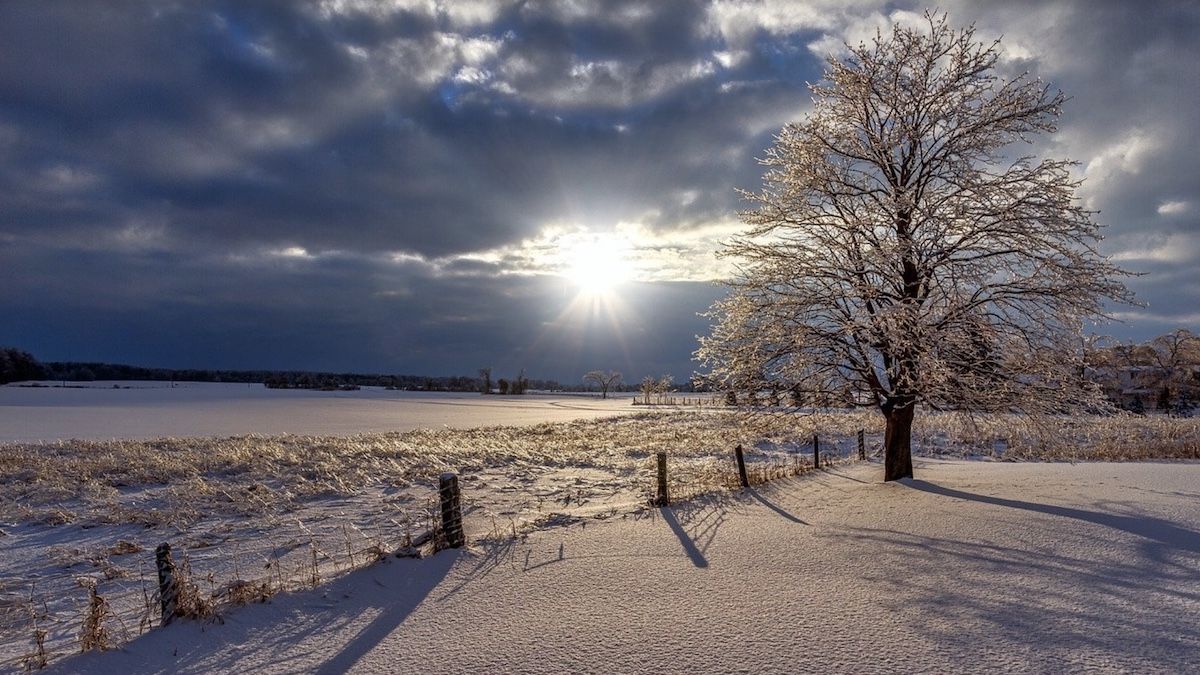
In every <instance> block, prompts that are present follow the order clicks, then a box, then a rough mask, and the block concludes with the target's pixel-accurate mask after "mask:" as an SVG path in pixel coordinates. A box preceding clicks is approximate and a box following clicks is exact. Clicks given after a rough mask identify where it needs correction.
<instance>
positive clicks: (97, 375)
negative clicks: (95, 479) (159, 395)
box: [0, 347, 563, 393]
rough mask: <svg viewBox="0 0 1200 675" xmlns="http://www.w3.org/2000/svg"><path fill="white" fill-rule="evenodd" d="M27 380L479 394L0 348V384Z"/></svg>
mask: <svg viewBox="0 0 1200 675" xmlns="http://www.w3.org/2000/svg"><path fill="white" fill-rule="evenodd" d="M28 380H57V381H60V382H91V381H94V380H112V381H129V380H142V381H152V382H239V383H241V382H244V383H262V384H264V385H266V386H267V387H269V388H273V389H352V388H355V387H384V388H388V389H400V390H407V391H479V390H480V388H481V386H482V383H481V378H475V377H468V376H464V375H451V376H441V377H433V376H429V375H382V374H364V373H329V372H319V371H303V370H219V369H206V368H188V369H175V368H146V367H142V366H130V365H126V364H122V363H100V362H95V361H47V362H45V363H42V362H39V361H38V360H37V359H36V358H34V356H33V355H32V354H30V353H29V352H26V351H23V350H20V349H16V348H13V347H0V384H7V383H9V382H23V381H28ZM502 382H504V384H505V387H506V390H507V391H508V393H524V392H525V391H526V390H529V389H548V390H558V391H561V390H562V389H563V387H562V385H560V384H559V383H558V382H556V381H554V380H539V379H530V378H527V377H525V373H524V371H522V372H521V374H520V375H518V376H517V378H516V379H514V380H512V381H511V382H509V381H507V380H502Z"/></svg>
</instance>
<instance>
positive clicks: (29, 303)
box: [0, 0, 1200, 382]
mask: <svg viewBox="0 0 1200 675" xmlns="http://www.w3.org/2000/svg"><path fill="white" fill-rule="evenodd" d="M925 8H926V5H924V4H919V3H909V2H889V3H880V2H862V1H856V0H851V1H839V0H813V1H809V2H772V1H766V2H742V1H715V2H707V3H705V2H677V1H673V0H664V1H654V0H644V1H614V2H582V1H574V0H572V1H562V2H550V1H532V0H530V1H525V2H477V1H474V0H466V1H462V2H434V1H431V0H430V1H427V0H398V1H393V2H366V1H359V0H325V1H314V2H290V1H289V2H239V1H233V0H230V1H228V2H214V1H205V0H198V1H195V2H190V1H189V2H120V1H118V2H71V3H67V2H35V1H28V2H23V1H14V2H6V3H3V4H0V317H3V320H2V321H0V345H12V346H17V347H20V348H23V349H25V350H27V351H30V352H32V353H33V354H34V355H35V356H36V357H38V358H39V359H41V360H47V361H48V360H76V361H85V360H89V361H109V362H122V363H131V364H137V365H147V366H162V367H178V368H187V367H194V368H244V369H249V368H270V369H311V370H335V371H346V370H350V371H358V372H382V373H414V374H429V375H451V374H474V373H475V372H476V370H477V369H479V368H481V367H484V366H490V367H493V369H494V373H495V376H496V377H503V376H506V375H512V374H515V373H516V372H517V371H518V370H519V369H522V368H524V369H525V370H526V371H527V373H528V374H529V375H531V376H534V377H542V378H554V379H558V380H560V381H563V382H575V381H578V379H579V378H580V377H581V376H582V374H583V373H585V372H586V371H588V370H593V369H615V370H619V371H621V372H623V373H624V374H625V377H626V380H627V381H638V380H640V379H641V378H642V377H643V376H645V375H661V374H671V375H673V376H674V377H675V379H676V380H677V381H684V380H686V379H688V377H689V376H690V375H691V374H692V373H693V372H694V371H695V370H697V369H698V368H699V365H698V364H696V363H694V362H693V361H692V360H691V354H692V352H693V351H694V350H695V348H696V340H695V336H696V335H698V334H702V333H705V332H706V331H707V327H708V325H709V321H708V319H706V318H705V317H703V316H701V313H702V312H704V311H705V310H706V308H707V307H708V306H709V305H710V304H711V303H712V302H713V301H714V300H715V299H717V298H718V297H720V296H721V295H723V294H724V292H725V291H724V289H723V288H722V287H721V286H720V285H719V284H718V283H716V281H717V280H719V279H720V278H722V277H724V276H727V275H728V274H729V272H730V269H729V264H730V263H729V261H728V260H725V259H718V258H717V257H715V256H714V251H716V250H717V249H718V248H719V246H720V243H721V242H722V241H724V240H727V239H728V238H729V237H730V236H732V235H734V234H736V233H737V232H738V231H739V229H740V227H741V225H740V223H739V220H738V216H737V211H738V210H739V209H741V208H745V207H746V206H747V204H746V203H745V202H743V201H742V200H741V198H740V197H739V195H738V192H737V189H738V188H742V189H749V190H754V189H756V188H758V187H759V186H760V185H761V167H760V166H759V165H758V163H757V161H756V158H757V157H761V156H762V155H763V152H764V150H765V149H766V148H767V147H768V146H769V145H770V144H771V142H772V138H773V136H774V134H775V133H776V132H778V131H779V129H780V128H781V127H782V126H783V125H784V124H786V123H788V122H790V121H794V120H799V119H801V118H802V117H803V116H804V114H805V113H806V112H807V111H808V110H809V109H810V107H811V99H810V96H809V92H808V90H807V87H806V83H808V82H814V81H816V80H818V79H819V78H820V77H821V73H822V69H823V59H824V58H826V57H827V56H829V55H835V56H836V55H837V54H839V53H841V50H842V49H843V44H844V43H845V42H847V41H849V42H851V43H857V42H859V41H861V40H864V39H868V38H870V37H871V36H872V35H873V34H874V31H875V30H876V29H877V28H879V29H883V30H886V29H887V27H888V26H889V25H890V24H891V23H892V22H895V21H906V20H911V19H912V17H913V15H914V13H920V12H921V11H923V10H924V9H925ZM935 9H940V10H942V11H945V12H947V13H948V15H949V18H950V21H951V22H952V23H953V24H956V25H959V26H961V25H965V24H969V23H974V24H975V26H976V28H977V30H978V33H979V35H980V36H981V37H985V38H988V39H992V38H998V37H999V38H1002V42H1001V50H1002V60H1001V64H1000V68H1001V69H1002V70H1003V71H1004V72H1011V73H1017V72H1021V71H1026V70H1027V71H1029V72H1031V73H1033V74H1035V75H1037V76H1039V77H1041V78H1043V79H1044V80H1046V81H1047V82H1048V83H1049V84H1051V85H1052V86H1053V87H1056V88H1059V89H1062V90H1063V91H1064V92H1066V94H1067V95H1069V96H1070V97H1071V99H1070V101H1069V102H1068V103H1067V105H1066V108H1065V111H1064V114H1063V116H1062V118H1061V120H1060V124H1059V131H1058V133H1056V134H1054V135H1052V136H1046V137H1042V138H1040V139H1038V140H1037V141H1036V143H1035V148H1034V152H1036V153H1037V154H1038V155H1040V156H1044V157H1055V158H1070V159H1073V160H1076V161H1077V162H1078V163H1079V165H1078V167H1077V175H1078V176H1079V177H1081V178H1083V179H1084V184H1083V187H1082V189H1081V190H1080V192H1079V197H1080V198H1081V199H1082V200H1083V201H1084V203H1085V204H1086V205H1087V206H1088V207H1089V208H1092V209H1095V210H1097V211H1098V212H1099V213H1098V214H1097V215H1096V220H1097V221H1098V222H1099V223H1101V224H1102V225H1104V226H1105V239H1104V241H1103V242H1102V244H1101V250H1102V252H1103V253H1105V254H1106V255H1109V256H1112V257H1113V259H1115V260H1117V261H1118V262H1119V263H1120V264H1121V265H1122V266H1123V267H1125V268H1126V269H1129V270H1131V271H1135V272H1139V273H1144V274H1143V276H1139V277H1136V278H1133V279H1131V280H1130V282H1129V286H1130V287H1131V288H1132V289H1133V290H1134V291H1135V292H1136V294H1137V298H1138V300H1139V301H1140V302H1141V303H1142V305H1141V306H1137V307H1116V308H1113V311H1114V312H1115V313H1116V314H1117V316H1118V317H1119V318H1120V319H1122V320H1123V321H1124V323H1119V324H1113V325H1111V326H1101V327H1098V328H1097V330H1098V331H1099V332H1104V333H1108V334H1111V335H1114V336H1116V337H1118V338H1122V339H1144V338H1146V337H1149V336H1153V335H1157V334H1160V333H1163V332H1166V331H1168V330H1172V329H1174V328H1178V327H1186V328H1190V329H1192V330H1196V331H1200V267H1198V266H1197V264H1196V262H1195V260H1196V259H1197V257H1198V254H1200V143H1198V142H1197V138H1196V137H1197V133H1198V132H1200V66H1198V65H1197V64H1200V3H1195V2H1185V1H1179V2H1154V1H1146V2H1136V3H1135V2H1118V1H1113V0H1108V1H1105V0H1075V1H1061V2H1032V1H1031V2H1021V1H1020V0H1017V1H1011V2H1003V3H995V2H982V1H980V2H971V1H967V0H952V1H949V2H945V3H943V4H941V5H939V6H937V7H936V8H935ZM597 278H601V279H604V281H603V282H599V283H597V282H596V279H597Z"/></svg>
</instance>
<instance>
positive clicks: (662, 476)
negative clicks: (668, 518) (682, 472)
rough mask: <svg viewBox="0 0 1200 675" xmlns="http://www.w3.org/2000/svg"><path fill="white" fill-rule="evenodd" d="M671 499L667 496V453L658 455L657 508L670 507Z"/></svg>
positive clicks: (655, 503) (655, 502) (655, 501)
mask: <svg viewBox="0 0 1200 675" xmlns="http://www.w3.org/2000/svg"><path fill="white" fill-rule="evenodd" d="M670 504H671V498H670V497H669V496H667V453H665V452H660V453H658V497H656V498H655V500H654V505H655V506H669V505H670Z"/></svg>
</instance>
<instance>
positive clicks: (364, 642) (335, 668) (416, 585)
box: [314, 550, 460, 675]
mask: <svg viewBox="0 0 1200 675" xmlns="http://www.w3.org/2000/svg"><path fill="white" fill-rule="evenodd" d="M459 555H460V554H458V553H457V552H455V551H451V550H446V551H442V552H441V553H439V554H437V555H434V556H433V557H430V558H426V559H424V560H420V561H411V564H409V565H404V566H403V567H407V568H409V569H407V570H397V571H398V572H407V573H408V574H407V575H406V576H405V577H401V576H400V575H399V574H397V575H396V580H397V582H400V583H403V585H399V583H398V584H397V586H396V587H394V589H383V588H380V589H378V590H377V591H376V594H375V596H374V597H373V602H370V603H366V604H367V605H368V606H371V605H374V606H382V611H380V613H379V616H377V617H375V618H374V619H373V620H372V621H371V622H370V623H369V624H367V625H366V626H364V627H363V628H362V630H360V631H359V632H358V634H357V635H355V636H354V637H353V638H351V639H350V641H349V642H347V643H346V644H345V645H343V646H342V648H341V649H340V650H339V651H338V653H336V654H334V655H333V656H332V657H330V658H329V659H328V660H326V661H325V662H324V663H322V664H321V665H320V667H318V668H317V669H316V671H315V672H317V673H322V674H325V673H328V674H330V675H332V674H333V673H345V672H348V671H349V670H350V669H351V668H353V667H354V665H355V664H356V663H357V662H358V661H359V660H360V659H362V658H363V657H364V656H366V655H367V654H368V653H370V652H371V650H372V649H374V648H375V647H377V646H378V645H379V644H380V643H382V642H383V641H384V640H385V639H386V638H387V636H388V635H391V634H392V632H393V631H395V630H396V629H397V628H399V627H400V625H401V624H403V623H404V620H405V619H407V618H408V617H409V615H410V614H412V613H413V611H414V610H416V608H417V606H418V605H420V604H421V603H422V602H423V601H424V600H425V599H426V598H427V597H429V594H430V593H432V592H433V589H435V588H437V586H438V584H440V583H441V582H442V580H443V579H445V578H446V575H447V574H448V573H449V572H450V568H451V567H453V566H454V563H455V562H457V561H458V558H459ZM404 582H406V583H404ZM314 637H315V636H314Z"/></svg>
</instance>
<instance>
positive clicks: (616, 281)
mask: <svg viewBox="0 0 1200 675" xmlns="http://www.w3.org/2000/svg"><path fill="white" fill-rule="evenodd" d="M629 258H630V250H629V246H628V243H627V242H625V241H624V240H621V239H618V238H616V237H612V236H604V235H594V236H589V237H580V238H578V239H576V240H574V241H572V242H570V243H569V244H564V245H563V246H562V248H561V252H560V259H561V261H562V266H563V270H562V273H563V275H564V276H565V277H566V278H567V279H569V280H570V281H571V283H573V284H575V286H576V287H578V288H579V290H580V292H583V293H588V294H591V295H606V294H610V293H612V292H613V290H614V289H615V288H616V287H617V286H619V285H620V284H622V283H624V282H626V281H629V279H630V278H632V276H633V266H632V264H631V263H630V259H629Z"/></svg>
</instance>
